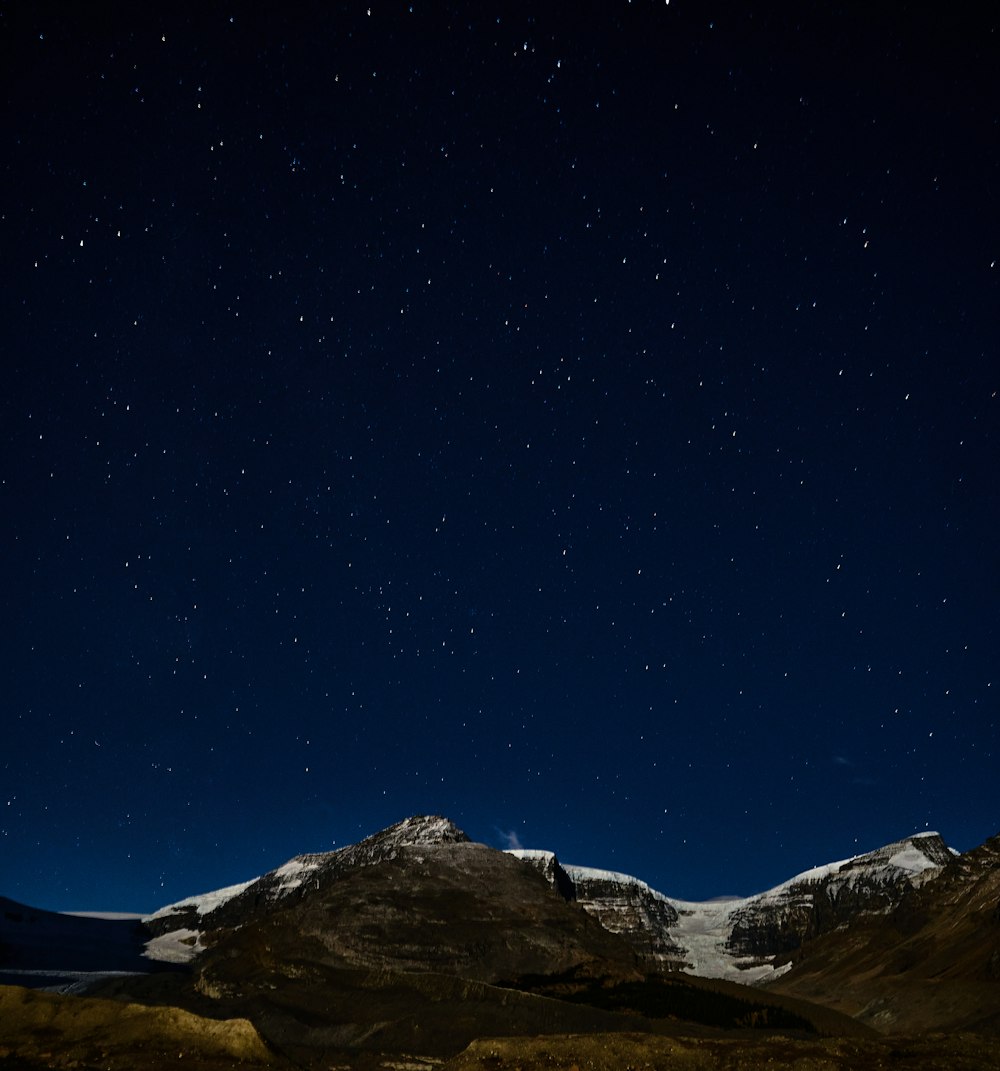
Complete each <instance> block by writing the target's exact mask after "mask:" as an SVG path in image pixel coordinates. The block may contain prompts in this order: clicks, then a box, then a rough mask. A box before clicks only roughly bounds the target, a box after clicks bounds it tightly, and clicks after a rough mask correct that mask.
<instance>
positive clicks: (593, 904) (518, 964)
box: [145, 816, 955, 983]
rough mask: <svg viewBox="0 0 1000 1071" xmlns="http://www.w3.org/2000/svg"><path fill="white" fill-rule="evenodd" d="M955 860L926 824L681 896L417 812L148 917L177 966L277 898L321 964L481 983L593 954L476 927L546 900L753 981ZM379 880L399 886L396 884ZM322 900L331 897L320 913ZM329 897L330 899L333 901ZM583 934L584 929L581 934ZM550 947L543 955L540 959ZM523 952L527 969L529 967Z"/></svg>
mask: <svg viewBox="0 0 1000 1071" xmlns="http://www.w3.org/2000/svg"><path fill="white" fill-rule="evenodd" d="M515 862H516V863H517V864H519V868H517V867H515V868H514V869H513V870H511V869H510V867H508V866H507V864H513V863H515ZM390 864H395V865H394V866H392V865H390ZM954 865H955V856H954V854H953V853H952V852H951V851H950V850H949V849H948V847H947V846H946V845H945V843H944V841H943V840H942V839H941V838H940V837H939V836H938V835H937V834H936V833H925V834H918V835H916V836H913V837H908V838H906V839H904V840H900V841H896V842H894V843H892V844H889V845H886V846H885V847H883V848H880V849H878V850H877V851H873V852H869V853H867V854H865V855H861V856H857V857H855V858H852V859H847V860H843V861H841V862H838V863H831V864H828V865H826V866H822V867H817V868H815V869H814V870H810V871H806V872H805V873H803V874H799V875H797V876H796V877H794V878H791V879H790V880H789V881H786V882H783V883H782V884H781V885H778V886H776V887H775V888H773V889H770V890H768V891H766V892H763V893H759V894H757V895H755V896H751V897H747V898H745V899H741V900H730V901H725V902H721V903H717V902H710V903H687V902H684V901H680V900H674V899H671V898H670V897H668V896H665V895H664V894H663V893H661V892H658V891H657V890H655V889H653V888H651V887H650V886H649V885H647V884H646V883H645V882H643V881H640V880H639V879H638V878H634V877H631V876H630V875H627V874H619V873H615V872H612V871H606V870H595V869H592V868H589V867H581V866H571V865H564V864H562V863H560V861H559V859H558V858H557V857H556V856H555V854H554V853H552V852H548V851H525V850H516V851H510V852H507V853H501V852H498V851H495V850H494V849H491V848H487V847H485V846H484V845H474V844H472V843H471V842H470V841H469V839H468V837H466V835H465V834H464V833H463V832H462V831H461V830H460V829H458V828H457V827H456V826H454V825H453V824H452V823H451V822H449V821H448V820H447V819H445V818H441V817H439V816H432V817H425V816H418V817H414V818H408V819H406V820H405V821H403V822H400V823H398V824H397V825H394V826H391V827H389V828H388V829H386V830H383V831H382V832H380V833H376V834H374V835H373V836H371V837H367V838H366V839H365V840H363V841H361V842H360V843H358V844H355V845H350V846H349V847H345V848H341V849H339V850H337V851H333V852H325V853H321V854H313V855H301V856H297V857H296V858H295V859H292V860H290V861H289V862H288V863H285V864H284V865H283V866H280V867H278V868H277V869H276V870H273V871H271V872H270V873H268V874H265V875H264V876H263V877H260V878H256V879H254V880H253V881H250V882H245V883H243V884H241V885H235V886H231V887H230V888H227V889H221V890H218V891H217V892H214V893H207V894H204V895H202V896H196V897H192V898H190V899H188V900H184V901H181V902H180V903H177V904H172V905H170V906H168V907H165V908H163V909H161V910H160V911H158V912H156V914H155V915H153V916H152V917H150V918H149V919H147V920H145V921H146V924H147V926H149V928H150V929H151V930H152V931H153V932H154V933H155V934H156V935H157V936H156V939H155V940H154V941H153V942H152V943H151V948H150V954H151V955H153V956H154V957H159V958H164V959H174V960H187V959H190V958H192V957H193V956H194V955H195V954H196V953H197V952H199V951H202V950H203V949H205V948H206V947H210V946H212V945H213V944H216V943H218V942H219V941H220V940H222V939H223V938H224V937H225V936H226V935H227V934H229V933H231V932H233V931H235V930H237V929H239V928H241V927H244V926H246V925H247V924H248V923H251V922H254V921H256V920H261V919H264V918H267V917H268V916H269V915H270V914H271V913H273V912H274V911H275V910H277V909H278V908H281V909H282V915H283V917H284V915H285V909H286V908H296V909H298V908H299V906H300V905H301V912H300V913H301V914H302V916H303V919H305V918H306V917H308V918H309V919H310V920H311V921H310V923H309V926H310V927H311V928H310V930H309V932H311V933H313V934H314V935H315V936H316V938H317V940H320V941H321V942H322V943H323V945H324V947H325V949H326V951H325V953H324V955H325V956H326V957H327V958H328V959H329V961H330V962H331V963H333V962H336V963H338V964H340V965H343V966H354V967H379V966H381V967H392V968H393V969H399V970H422V969H426V970H434V971H438V970H444V971H448V972H453V971H459V972H460V973H461V972H463V971H464V972H467V973H468V976H469V977H474V978H477V979H481V980H489V979H491V978H493V977H500V976H502V975H503V973H504V972H505V971H508V972H510V973H516V971H518V970H520V971H522V972H523V971H526V970H535V969H537V970H539V971H549V972H552V971H557V970H562V969H565V968H566V966H567V965H568V964H570V963H571V962H573V963H576V964H577V965H579V964H582V963H583V962H584V961H585V960H586V959H587V957H586V956H585V955H583V954H582V953H580V950H579V948H578V949H577V950H576V951H574V952H572V953H570V952H569V946H566V947H565V948H562V949H561V950H560V949H559V948H557V947H555V946H551V947H548V948H547V949H546V948H545V947H544V942H542V941H540V940H539V939H537V938H533V939H532V941H533V942H534V943H532V941H529V940H527V939H526V938H525V937H524V936H523V934H522V935H520V936H515V933H516V928H514V927H511V928H510V931H509V932H507V933H505V934H504V936H502V937H500V938H497V939H494V937H490V936H487V935H486V931H485V929H484V927H486V925H487V923H489V922H491V920H492V922H491V924H498V925H500V926H501V928H502V925H506V923H501V920H503V919H507V920H508V922H509V921H510V917H511V912H516V911H519V910H520V911H525V912H526V915H525V918H529V919H531V920H533V924H534V923H537V924H540V921H539V920H541V919H542V918H543V917H546V918H547V917H548V916H547V915H546V914H545V912H544V911H542V909H541V906H540V905H541V904H542V903H544V904H546V905H548V906H547V908H546V911H548V910H555V908H554V907H553V905H560V910H561V909H562V907H565V906H566V905H567V904H572V905H574V907H575V909H576V911H575V917H576V918H577V919H579V918H580V917H581V916H583V915H585V916H589V917H590V919H593V920H595V921H596V922H597V923H599V924H600V928H601V929H602V930H603V931H605V932H606V933H608V934H613V935H615V936H616V937H618V938H620V939H621V940H622V941H623V942H624V943H625V944H626V945H627V946H628V948H629V949H630V950H631V953H632V955H633V956H634V959H635V964H636V965H638V966H639V967H641V969H643V970H645V971H657V972H664V971H667V972H669V971H674V970H687V971H690V972H692V973H694V974H699V975H703V976H705V977H711V978H728V979H731V980H734V981H739V982H744V983H760V982H766V981H768V980H769V979H772V978H773V977H775V976H776V974H780V973H781V972H783V971H785V970H787V969H788V968H789V966H790V963H791V960H792V957H793V955H794V954H795V953H796V952H797V950H799V949H800V948H801V947H802V946H803V945H804V944H807V943H809V942H811V941H813V940H815V939H816V938H817V937H819V936H821V935H823V934H825V933H828V932H831V931H834V930H836V929H838V928H840V927H843V926H844V925H845V924H846V923H848V922H849V921H851V920H852V919H854V918H856V917H857V916H859V915H863V914H869V915H870V914H877V915H885V914H886V913H887V912H889V911H892V910H893V909H895V908H896V907H897V906H898V905H899V903H900V902H901V899H902V898H903V896H904V894H905V893H907V892H908V891H910V890H912V889H914V888H916V887H919V886H921V885H923V884H924V883H926V882H928V881H930V880H931V879H932V878H935V877H937V875H939V874H941V873H943V872H944V871H945V870H946V869H947V868H949V867H952V866H954ZM380 868H381V869H380ZM520 871H523V872H527V873H531V872H534V874H533V875H532V876H533V877H537V878H538V879H544V882H542V881H541V880H539V881H536V882H535V883H534V884H533V885H531V886H530V888H529V886H527V885H525V883H524V882H523V881H518V880H514V875H516V874H517V873H519V872H520ZM362 874H363V875H364V876H363V877H361V876H360V875H362ZM389 881H393V882H395V883H396V885H395V886H393V888H392V890H389V889H388V887H387V883H388V882H389ZM376 888H377V889H378V890H379V891H378V892H376V891H375V889H376ZM432 888H433V889H434V890H435V891H434V892H433V897H437V898H438V899H437V902H436V905H437V906H433V907H429V911H430V914H429V915H427V916H426V918H425V916H424V915H423V914H422V911H423V908H422V907H421V906H415V905H421V904H424V903H425V900H424V899H422V898H426V897H427V896H429V895H431V894H430V892H429V890H431V889H432ZM351 890H364V891H363V892H352V891H351ZM540 890H541V891H542V892H547V893H548V894H549V895H548V896H545V897H543V900H542V901H539V900H538V896H537V894H538V892H539V891H540ZM404 892H405V896H404ZM553 893H554V894H556V895H552V894H553ZM406 896H409V897H410V900H409V901H408V902H407V901H406ZM525 897H526V898H527V899H526V900H525V901H524V903H520V901H521V899H522V898H525ZM404 902H405V906H403V905H404ZM321 904H322V905H326V906H325V907H322V908H320V907H319V905H321ZM334 904H338V905H340V906H339V907H338V908H337V909H336V910H335V909H334V906H333V905H334ZM426 904H427V905H429V904H430V901H429V900H428V901H426ZM519 904H520V906H518V905H519ZM525 904H530V905H531V906H530V907H526V906H525ZM393 905H395V906H393ZM446 909H447V911H450V912H452V913H453V916H452V919H451V932H455V933H457V931H456V930H455V926H456V925H458V924H459V923H461V924H462V925H465V924H466V923H467V924H468V925H469V926H480V930H478V931H477V934H476V936H475V938H474V939H473V937H472V936H470V934H469V933H467V934H466V935H465V937H464V938H463V940H467V941H472V945H473V946H474V947H475V948H476V949H485V948H489V949H491V950H492V951H491V953H490V955H492V956H493V957H494V960H495V963H494V966H495V967H496V969H495V970H493V971H492V973H491V970H490V969H487V970H485V972H484V970H483V969H482V968H481V967H480V966H477V964H476V962H474V961H475V960H476V959H477V956H478V958H479V960H480V961H481V960H482V957H481V956H479V953H478V952H477V953H476V955H473V956H471V957H470V956H467V957H466V958H465V959H463V955H462V953H461V952H460V950H459V947H458V945H457V944H453V945H451V946H448V945H447V943H446V942H445V943H442V940H441V938H442V937H443V936H444V934H445V933H446V932H449V931H447V930H446V929H444V928H442V927H445V918H444V915H443V914H441V912H444V911H445V910H446ZM579 909H582V911H580V910H579ZM435 912H438V914H437V916H435ZM419 920H423V921H424V922H425V923H426V925H425V926H424V931H423V932H425V933H433V934H434V935H435V937H434V940H430V941H428V942H426V945H421V943H420V941H416V943H414V941H415V938H414V936H413V935H414V932H415V928H414V926H413V925H412V924H413V923H414V922H416V921H419ZM303 924H304V923H303ZM545 925H547V926H552V925H555V930H559V927H560V926H561V925H562V923H559V924H555V923H553V922H552V921H551V920H549V921H548V922H546V923H545ZM428 927H431V929H428ZM522 929H523V927H522ZM498 932H499V931H498ZM553 932H555V931H553ZM390 939H391V940H392V941H395V942H396V945H395V946H394V947H395V951H394V952H393V953H392V955H391V956H387V954H386V953H384V952H381V951H380V952H376V951H374V950H375V949H378V948H384V947H385V946H386V943H387V942H388V941H389V940H390ZM497 941H499V943H500V944H502V945H504V947H505V948H506V950H507V951H506V953H505V955H504V956H500V955H499V954H498V953H497V951H496V949H497V947H498V945H497ZM592 941H593V934H591V935H589V936H588V937H587V938H586V941H585V942H584V943H586V942H592ZM571 943H572V942H571ZM557 944H558V942H557ZM529 946H530V947H531V949H532V951H531V952H530V954H529ZM617 947H618V950H617V952H614V953H608V954H610V955H611V958H612V959H613V960H615V962H617V963H619V964H620V962H621V948H620V946H617ZM515 948H518V949H520V951H517V952H515ZM543 953H544V954H543ZM602 954H604V953H602ZM545 956H550V957H551V960H550V962H549V963H548V964H547V966H545V965H543V961H544V960H545ZM574 957H575V958H574ZM487 958H488V957H487ZM529 961H530V962H532V963H534V964H535V965H536V966H535V967H530V968H529V967H528V966H527V965H526V964H527V963H528V962H529ZM501 964H503V966H502V967H501ZM498 972H499V973H498Z"/></svg>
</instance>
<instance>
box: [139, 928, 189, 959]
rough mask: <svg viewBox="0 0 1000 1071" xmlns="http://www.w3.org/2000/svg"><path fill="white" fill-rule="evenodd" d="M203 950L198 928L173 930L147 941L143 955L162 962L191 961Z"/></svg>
mask: <svg viewBox="0 0 1000 1071" xmlns="http://www.w3.org/2000/svg"><path fill="white" fill-rule="evenodd" d="M201 950H202V945H201V934H200V933H199V932H198V930H171V931H170V933H164V934H161V935H160V936H159V937H154V938H153V939H152V940H151V941H147V942H146V950H145V952H143V955H144V956H145V957H146V958H147V959H155V960H157V961H158V962H160V963H189V962H190V961H191V960H192V959H194V957H195V956H196V955H198V953H199V952H200V951H201Z"/></svg>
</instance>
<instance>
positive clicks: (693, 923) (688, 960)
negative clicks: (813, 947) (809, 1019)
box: [511, 833, 955, 983]
mask: <svg viewBox="0 0 1000 1071" xmlns="http://www.w3.org/2000/svg"><path fill="white" fill-rule="evenodd" d="M511 854H513V855H515V856H516V857H518V858H520V859H521V860H522V861H524V862H526V863H528V864H530V865H531V866H533V867H535V868H536V869H538V870H539V872H540V873H542V874H543V875H544V876H545V877H546V878H547V880H548V881H549V883H550V884H551V885H552V886H553V887H554V888H556V889H557V890H558V891H559V892H560V893H561V894H562V895H563V896H566V897H567V898H569V899H573V900H576V901H577V903H579V904H580V905H581V906H582V907H583V908H584V910H586V911H587V912H588V913H590V914H591V915H593V916H594V917H595V918H596V919H598V921H599V922H600V923H601V924H602V925H603V926H604V927H605V928H606V929H608V930H610V931H611V932H613V933H617V934H620V935H622V936H623V937H624V938H625V939H626V940H627V941H628V942H629V943H630V945H631V946H632V948H633V949H634V950H635V952H636V954H637V956H638V957H639V958H640V962H642V963H643V964H644V965H645V966H646V967H647V968H651V969H657V970H668V971H669V970H687V971H691V972H692V973H694V974H697V975H701V976H703V977H710V978H730V979H733V980H735V981H741V982H744V983H757V982H762V981H766V980H768V979H770V978H772V977H774V976H775V975H776V974H780V973H781V972H783V971H784V970H787V969H788V967H789V966H790V960H791V955H792V953H793V952H794V951H795V950H796V949H799V948H800V947H801V946H802V945H803V944H804V943H807V942H809V941H811V940H813V939H814V938H816V937H818V936H819V935H821V934H823V933H827V932H829V931H831V930H835V929H838V928H839V927H841V926H843V925H845V924H846V923H847V922H849V921H850V920H851V919H853V918H854V917H856V916H858V915H863V914H879V915H881V914H885V913H886V912H888V911H891V910H892V909H893V908H895V907H896V906H897V905H898V904H899V903H900V902H901V900H902V898H903V896H904V894H905V893H906V892H907V891H909V890H911V889H913V888H916V887H919V886H921V885H922V884H924V883H925V882H927V881H929V880H931V879H932V878H934V877H936V876H937V875H938V874H940V873H941V872H942V871H943V870H944V868H946V867H948V866H949V865H951V864H952V863H953V862H954V858H955V857H954V855H953V853H952V852H951V851H950V850H949V849H948V847H947V845H946V844H945V843H944V841H943V840H942V839H941V837H940V836H939V835H938V834H937V833H922V834H917V835H915V836H913V837H908V838H906V839H904V840H901V841H896V842H894V843H893V844H889V845H886V846H885V847H883V848H879V849H877V850H876V851H873V852H868V853H867V854H865V855H859V856H856V857H854V858H851V859H845V860H842V861H840V862H837V863H830V864H828V865H826V866H821V867H816V868H815V869H813V870H808V871H806V872H804V873H802V874H798V875H796V876H795V877H794V878H790V879H789V880H788V881H785V882H782V884H780V885H777V886H775V887H774V888H773V889H769V890H767V891H766V892H763V893H758V894H756V895H755V896H750V897H747V898H745V899H739V900H725V901H719V902H716V901H709V902H705V903H689V902H686V901H683V900H675V899H672V898H670V897H669V896H665V895H664V894H663V893H661V892H658V891H657V890H655V889H652V888H650V886H648V885H647V884H646V883H645V882H643V881H640V880H639V879H638V878H634V877H632V876H630V875H628V874H618V873H613V872H611V871H606V870H594V869H592V868H589V867H581V866H570V865H564V864H562V863H560V862H559V860H558V859H557V858H556V857H555V855H554V854H553V853H551V852H544V851H523V850H519V851H514V852H512V853H511Z"/></svg>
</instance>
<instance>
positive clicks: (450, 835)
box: [358, 814, 469, 848]
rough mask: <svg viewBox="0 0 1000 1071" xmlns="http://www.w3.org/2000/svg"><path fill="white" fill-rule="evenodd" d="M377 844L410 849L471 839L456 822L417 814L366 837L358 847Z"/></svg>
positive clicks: (442, 817) (432, 815)
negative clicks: (423, 845)
mask: <svg viewBox="0 0 1000 1071" xmlns="http://www.w3.org/2000/svg"><path fill="white" fill-rule="evenodd" d="M376 842H377V843H379V844H380V845H389V844H392V845H394V846H396V847H400V848H408V847H416V846H419V845H422V844H467V843H468V842H469V838H468V837H467V836H466V835H465V833H463V832H462V830H460V829H459V828H458V826H456V825H455V823H454V822H452V821H451V820H450V819H448V818H445V817H444V816H443V815H439V814H415V815H412V816H411V817H410V818H404V819H403V821H402V822H397V823H396V824H395V825H392V826H389V827H388V828H387V829H383V830H381V831H380V832H378V833H373V834H372V835H371V836H370V837H366V838H365V839H364V840H363V841H361V842H360V844H359V845H358V847H361V845H362V844H374V843H376Z"/></svg>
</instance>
